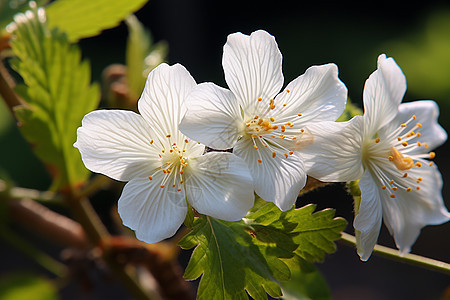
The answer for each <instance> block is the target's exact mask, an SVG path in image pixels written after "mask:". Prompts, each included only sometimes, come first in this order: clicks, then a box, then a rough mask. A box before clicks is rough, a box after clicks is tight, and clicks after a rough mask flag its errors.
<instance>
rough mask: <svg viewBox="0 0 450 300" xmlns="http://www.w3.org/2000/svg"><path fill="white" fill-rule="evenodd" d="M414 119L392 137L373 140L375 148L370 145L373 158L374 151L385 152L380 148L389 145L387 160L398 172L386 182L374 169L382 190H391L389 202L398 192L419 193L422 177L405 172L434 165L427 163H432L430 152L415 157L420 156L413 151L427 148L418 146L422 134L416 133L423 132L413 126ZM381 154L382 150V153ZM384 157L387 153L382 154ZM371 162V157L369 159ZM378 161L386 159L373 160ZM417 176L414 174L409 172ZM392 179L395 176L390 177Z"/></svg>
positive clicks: (422, 144)
mask: <svg viewBox="0 0 450 300" xmlns="http://www.w3.org/2000/svg"><path fill="white" fill-rule="evenodd" d="M416 119H417V117H416V116H415V115H413V116H411V118H409V120H408V121H406V122H405V123H403V124H400V126H399V127H398V128H397V129H395V130H394V131H393V132H392V133H390V134H389V135H388V136H387V137H386V138H385V140H386V141H382V140H381V139H380V138H376V139H375V140H374V144H372V145H369V149H371V150H369V151H368V152H371V153H372V154H373V153H375V152H376V151H373V150H374V149H376V148H378V147H377V146H380V147H379V149H386V148H385V147H384V146H383V144H385V142H387V143H388V144H389V145H390V148H389V152H388V155H387V159H388V160H389V161H390V162H392V163H393V164H394V165H395V167H396V169H397V170H398V171H400V172H399V173H398V174H395V176H392V177H393V178H389V177H388V176H386V175H385V174H384V173H383V172H381V170H380V169H378V168H377V167H373V164H372V169H373V170H375V171H374V172H375V173H377V175H378V177H379V178H380V180H381V182H382V186H381V189H383V190H387V189H390V190H391V191H392V192H391V194H390V197H391V198H395V197H396V195H395V193H394V192H396V191H397V190H403V191H405V192H407V193H409V192H411V191H412V190H413V189H415V190H416V191H419V190H420V183H421V182H422V181H423V178H422V177H419V176H412V175H411V172H410V173H408V172H405V171H407V170H410V169H412V168H413V167H417V168H421V167H422V165H423V164H428V165H429V166H432V165H433V162H430V161H428V160H427V159H433V158H434V157H435V153H434V152H429V153H426V154H414V153H419V152H420V151H416V150H417V148H419V147H423V148H425V149H427V148H428V144H427V143H426V142H421V141H419V140H418V138H419V137H421V136H422V135H421V133H420V132H418V130H420V128H422V124H421V123H416V122H415V121H416ZM383 152H384V150H383ZM384 153H386V152H384ZM372 158H373V156H372ZM377 159H378V160H379V159H381V160H382V161H385V160H384V159H386V156H381V157H380V156H379V155H378V156H376V157H375V160H377ZM412 173H414V174H417V172H412ZM392 175H394V174H392Z"/></svg>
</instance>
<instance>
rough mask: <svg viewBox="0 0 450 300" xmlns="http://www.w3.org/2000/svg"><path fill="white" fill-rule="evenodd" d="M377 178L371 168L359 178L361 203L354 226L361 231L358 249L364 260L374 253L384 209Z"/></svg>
mask: <svg viewBox="0 0 450 300" xmlns="http://www.w3.org/2000/svg"><path fill="white" fill-rule="evenodd" d="M375 180H376V179H375V178H373V175H372V174H371V173H370V171H369V170H366V171H365V172H364V175H363V176H362V177H361V179H360V180H359V188H360V189H361V204H360V207H359V213H358V215H356V216H355V221H354V222H353V226H354V227H355V229H356V230H358V231H359V232H360V233H361V234H360V236H359V239H357V251H358V255H359V257H360V258H361V260H363V261H366V260H368V259H369V257H370V255H371V254H372V251H373V248H374V247H375V244H376V243H377V240H378V235H379V233H380V228H381V220H382V211H383V209H382V205H381V202H382V199H381V197H380V193H379V191H380V190H381V189H380V188H379V187H378V185H377V182H376V181H375Z"/></svg>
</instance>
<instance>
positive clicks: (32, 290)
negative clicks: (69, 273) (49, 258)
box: [0, 273, 59, 300]
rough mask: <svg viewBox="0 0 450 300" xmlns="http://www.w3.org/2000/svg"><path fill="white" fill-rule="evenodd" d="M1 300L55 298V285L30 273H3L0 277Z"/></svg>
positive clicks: (50, 299)
mask: <svg viewBox="0 0 450 300" xmlns="http://www.w3.org/2000/svg"><path fill="white" fill-rule="evenodd" d="M0 299H2V300H19V299H33V300H56V299H59V297H58V293H57V289H56V286H55V285H54V284H52V282H50V281H49V280H47V279H45V278H42V277H39V276H37V275H32V274H21V273H14V274H5V275H3V277H2V278H0Z"/></svg>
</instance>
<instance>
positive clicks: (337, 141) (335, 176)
mask: <svg viewBox="0 0 450 300" xmlns="http://www.w3.org/2000/svg"><path fill="white" fill-rule="evenodd" d="M362 130H363V118H362V117H361V116H356V117H354V118H353V119H351V120H350V121H348V122H320V123H315V124H314V123H313V124H310V125H308V126H307V127H306V132H309V134H310V135H311V136H312V140H313V142H312V143H311V144H309V145H307V146H306V147H304V148H302V149H300V151H299V153H300V155H301V156H302V157H303V159H304V163H305V167H306V170H307V173H308V175H310V176H312V177H314V178H316V179H319V180H321V181H324V182H345V181H351V180H356V179H358V178H360V177H361V176H362V174H363V165H362V161H361V145H362V140H363V137H362ZM301 141H302V140H301V139H300V141H299V142H300V145H301Z"/></svg>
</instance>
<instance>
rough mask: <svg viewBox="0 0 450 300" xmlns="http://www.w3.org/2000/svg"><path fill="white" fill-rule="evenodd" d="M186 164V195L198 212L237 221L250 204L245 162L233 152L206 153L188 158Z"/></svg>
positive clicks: (252, 197) (250, 184) (250, 191)
mask: <svg viewBox="0 0 450 300" xmlns="http://www.w3.org/2000/svg"><path fill="white" fill-rule="evenodd" d="M189 166H190V167H189V169H187V171H186V173H185V174H186V185H185V186H186V194H187V198H188V201H189V202H190V203H191V205H192V207H194V208H195V209H196V210H197V211H198V212H199V213H201V214H204V215H208V216H211V217H214V218H218V219H222V220H226V221H238V220H240V219H242V218H243V217H244V216H245V215H246V214H247V212H248V210H249V209H250V208H252V207H253V202H254V191H253V180H252V177H251V175H250V172H249V170H248V167H247V165H246V164H245V162H244V161H243V160H242V159H240V158H239V157H237V156H236V155H234V154H232V153H226V152H210V153H207V154H205V155H203V156H200V157H198V158H196V159H194V160H190V163H189Z"/></svg>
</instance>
